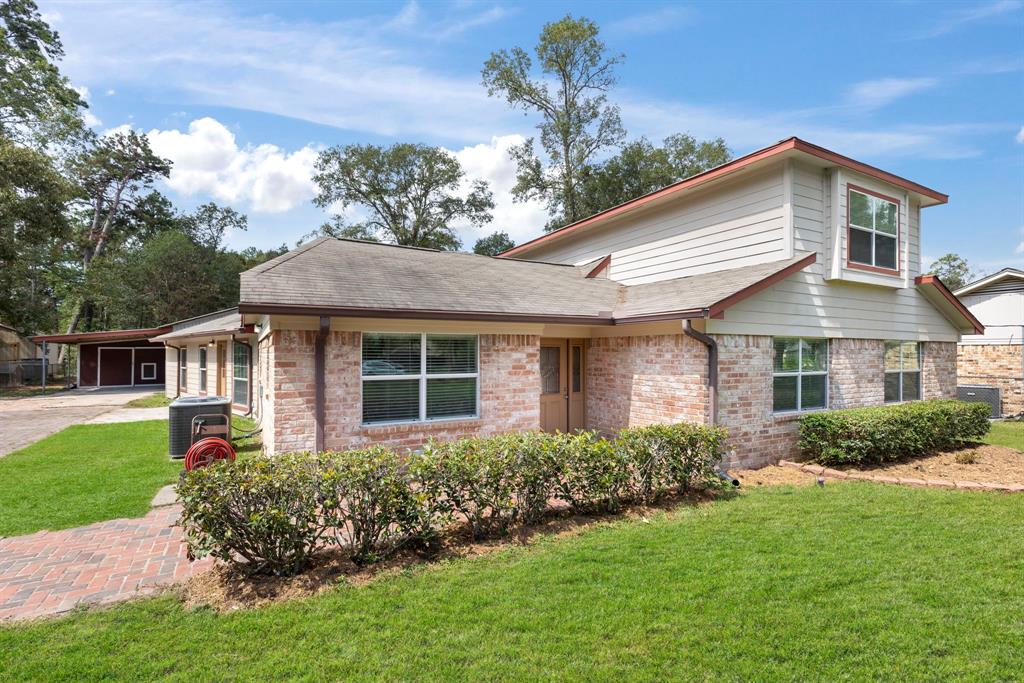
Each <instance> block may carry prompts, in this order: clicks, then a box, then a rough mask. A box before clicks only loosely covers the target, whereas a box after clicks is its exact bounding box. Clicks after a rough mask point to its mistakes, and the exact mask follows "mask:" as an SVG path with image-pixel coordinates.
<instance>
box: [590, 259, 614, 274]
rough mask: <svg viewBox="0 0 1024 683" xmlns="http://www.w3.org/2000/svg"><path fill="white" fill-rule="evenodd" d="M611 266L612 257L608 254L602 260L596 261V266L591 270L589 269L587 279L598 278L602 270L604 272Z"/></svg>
mask: <svg viewBox="0 0 1024 683" xmlns="http://www.w3.org/2000/svg"><path fill="white" fill-rule="evenodd" d="M611 265H612V255H611V254H608V255H607V256H605V257H604V258H603V259H601V260H600V261H598V263H597V265H596V266H594V267H593V268H591V269H590V272H589V273H587V277H588V278H595V277H597V276H598V274H599V273H600V272H601V271H602V270H604V269H605V268H610V267H611Z"/></svg>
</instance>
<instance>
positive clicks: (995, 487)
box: [779, 460, 1024, 493]
mask: <svg viewBox="0 0 1024 683" xmlns="http://www.w3.org/2000/svg"><path fill="white" fill-rule="evenodd" d="M779 465H781V466H782V467H792V468H794V469H798V470H802V471H804V472H807V473H808V474H816V475H818V476H822V477H831V478H832V479H853V480H856V481H873V482H876V483H879V484H898V485H900V486H916V487H917V488H928V489H960V490H962V491H1003V492H1005V493H1024V484H992V483H987V482H976V481H946V480H944V479H912V478H908V477H886V476H880V475H875V474H865V473H864V472H843V471H842V470H836V469H832V468H831V467H822V466H821V465H810V464H804V463H800V462H792V461H790V460H780V461H779Z"/></svg>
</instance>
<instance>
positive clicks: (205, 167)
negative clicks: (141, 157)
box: [147, 117, 317, 213]
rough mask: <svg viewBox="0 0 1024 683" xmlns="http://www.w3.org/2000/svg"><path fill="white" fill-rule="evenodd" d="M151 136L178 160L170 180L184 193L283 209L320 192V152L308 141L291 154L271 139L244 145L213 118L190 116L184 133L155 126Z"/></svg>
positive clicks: (157, 149) (263, 209) (159, 150)
mask: <svg viewBox="0 0 1024 683" xmlns="http://www.w3.org/2000/svg"><path fill="white" fill-rule="evenodd" d="M147 136H148V137H149V141H150V145H151V146H152V147H153V152H154V153H156V154H158V155H160V156H162V157H166V158H168V159H170V160H171V161H172V162H174V165H173V166H172V167H171V175H170V178H168V180H167V185H168V186H169V187H170V188H171V189H173V190H175V191H176V192H179V193H181V194H183V195H186V196H191V195H197V194H199V195H209V196H212V197H214V198H215V199H218V200H220V201H223V202H228V203H232V204H243V205H244V206H245V208H247V209H249V210H251V211H254V212H257V213H280V212H283V211H288V210H290V209H293V208H295V207H296V206H298V205H300V204H303V203H305V202H308V201H309V200H310V199H312V198H313V196H314V194H315V193H316V186H315V184H314V183H313V179H312V175H313V165H314V163H315V162H316V155H317V152H316V150H315V149H313V148H312V147H310V146H305V147H302V148H301V149H299V150H296V151H294V152H290V153H289V152H286V151H285V150H282V149H281V148H280V147H277V146H276V145H270V144H262V145H256V146H250V147H244V148H240V147H239V146H238V143H237V142H236V141H235V136H234V134H233V133H232V132H231V131H230V130H228V129H227V128H226V127H225V126H224V125H223V124H222V123H220V122H219V121H217V120H216V119H213V118H210V117H204V118H201V119H196V120H194V121H192V122H191V123H190V124H189V126H188V130H187V131H186V132H182V131H179V130H157V129H153V130H151V131H149V132H148V133H147Z"/></svg>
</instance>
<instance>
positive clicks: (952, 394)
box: [921, 342, 957, 398]
mask: <svg viewBox="0 0 1024 683" xmlns="http://www.w3.org/2000/svg"><path fill="white" fill-rule="evenodd" d="M956 346H957V345H956V342H925V343H924V346H923V348H922V350H921V355H922V356H923V358H922V360H921V392H922V394H923V396H922V398H956V373H957V369H956Z"/></svg>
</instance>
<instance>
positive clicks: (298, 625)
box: [0, 483, 1024, 681]
mask: <svg viewBox="0 0 1024 683" xmlns="http://www.w3.org/2000/svg"><path fill="white" fill-rule="evenodd" d="M1022 576H1024V505H1022V504H1021V498H1020V497H1019V496H1012V495H994V494H984V493H965V492H949V491H940V490H919V489H909V488H904V487H886V486H882V485H873V484H863V483H839V484H831V483H830V484H828V485H826V486H825V487H824V488H817V487H807V488H802V489H792V488H765V489H759V490H752V491H749V492H747V493H745V494H743V495H741V496H740V497H738V498H737V499H734V500H730V501H721V502H718V503H715V504H713V505H709V506H705V507H701V508H680V509H678V510H677V511H675V512H673V513H670V514H667V515H655V516H654V517H653V518H651V519H650V520H649V521H646V522H645V521H641V520H620V521H618V522H616V523H614V524H608V525H603V526H599V527H596V528H591V529H589V530H587V531H584V532H583V533H581V534H579V535H577V536H572V537H562V538H548V539H544V540H542V541H540V542H539V543H537V544H535V545H533V546H529V547H525V548H523V547H517V548H511V549H509V550H506V551H502V552H500V553H495V554H492V555H485V556H481V557H476V558H471V559H462V560H456V561H450V562H446V563H441V564H437V565H434V566H430V567H426V568H420V569H416V570H410V571H407V572H405V573H403V574H400V575H395V576H391V577H386V578H381V579H379V580H377V581H376V582H374V583H371V584H370V585H368V586H363V587H339V588H337V589H335V590H332V591H330V592H329V593H327V594H325V595H322V596H320V597H316V598H310V599H306V600H302V601H296V602H291V603H285V604H279V605H275V606H272V607H267V608H263V609H259V610H253V611H243V612H235V613H231V614H225V615H220V614H216V613H214V612H212V611H210V610H197V611H192V612H187V611H184V610H183V609H182V608H181V607H180V606H179V603H177V602H176V600H175V598H174V597H171V596H167V597H162V598H157V599H147V600H140V601H137V602H134V603H129V604H126V605H122V606H119V607H116V608H113V609H108V610H101V611H91V612H81V613H76V614H73V615H70V616H69V617H67V618H64V619H57V620H50V621H43V622H38V623H33V624H25V625H16V626H7V627H0V672H3V673H0V677H3V676H5V675H6V676H8V677H10V678H11V679H16V680H40V679H45V680H99V679H103V680H140V679H146V680H149V679H158V678H159V679H166V680H180V681H191V680H270V679H275V680H283V679H291V680H296V679H298V680H351V679H375V680H410V679H430V680H537V679H543V680H607V681H619V680H650V681H661V680H828V681H832V680H879V679H882V680H936V681H938V680H943V681H944V680H978V681H990V680H1012V679H1017V678H1018V677H1019V676H1020V672H1021V671H1022V670H1024V581H1022V580H1021V577H1022Z"/></svg>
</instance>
